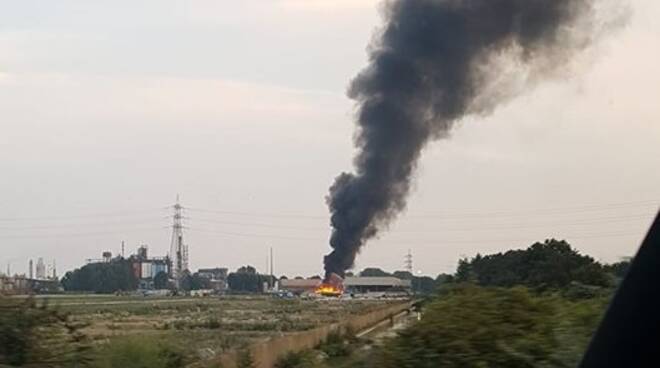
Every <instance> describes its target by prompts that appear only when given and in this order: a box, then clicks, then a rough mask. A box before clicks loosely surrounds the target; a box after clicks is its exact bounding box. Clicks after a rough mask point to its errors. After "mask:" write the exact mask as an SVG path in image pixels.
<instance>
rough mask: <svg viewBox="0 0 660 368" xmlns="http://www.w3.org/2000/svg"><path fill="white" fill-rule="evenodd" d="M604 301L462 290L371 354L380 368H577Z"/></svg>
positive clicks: (433, 305)
mask: <svg viewBox="0 0 660 368" xmlns="http://www.w3.org/2000/svg"><path fill="white" fill-rule="evenodd" d="M604 303H605V300H604V299H600V300H598V299H589V300H582V301H576V302H574V301H570V300H567V299H563V298H561V297H559V296H555V295H551V296H538V295H536V294H534V293H531V292H529V291H528V290H527V289H525V288H522V287H517V288H512V289H502V288H483V287H477V286H474V285H457V286H454V287H453V288H446V289H444V290H443V294H442V295H441V296H440V297H438V298H437V299H436V300H435V301H433V302H432V303H430V304H429V305H428V306H427V308H426V309H425V312H424V315H423V318H422V320H421V321H420V322H417V323H415V324H414V325H412V326H410V327H408V328H407V329H405V330H404V331H402V332H401V333H400V334H399V336H398V337H396V338H394V339H393V340H391V341H389V342H387V343H386V345H385V346H384V347H383V348H382V349H379V351H378V354H374V358H375V361H374V363H375V365H374V366H376V367H379V368H389V367H392V368H394V367H396V368H425V367H428V368H431V367H433V368H435V367H494V368H496V367H502V368H505V367H506V368H518V367H520V368H523V367H533V366H535V367H557V366H566V367H568V366H577V364H578V362H579V359H580V356H581V354H582V352H583V351H584V349H585V348H586V345H587V343H588V341H589V338H590V336H591V334H592V333H593V331H594V330H595V328H596V326H597V324H598V321H599V320H600V316H601V314H602V312H603V306H604Z"/></svg>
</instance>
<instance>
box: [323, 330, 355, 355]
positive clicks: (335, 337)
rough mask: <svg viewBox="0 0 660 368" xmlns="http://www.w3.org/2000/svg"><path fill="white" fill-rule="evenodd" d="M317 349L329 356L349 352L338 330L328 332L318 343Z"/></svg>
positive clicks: (347, 353) (348, 353)
mask: <svg viewBox="0 0 660 368" xmlns="http://www.w3.org/2000/svg"><path fill="white" fill-rule="evenodd" d="M319 350H321V351H322V352H324V353H325V354H327V355H328V357H330V358H336V357H342V356H348V355H350V353H351V350H350V349H349V346H348V344H347V343H346V339H345V337H344V336H343V335H342V334H341V333H339V332H332V333H330V334H328V337H326V339H325V341H324V342H323V343H322V344H321V345H319Z"/></svg>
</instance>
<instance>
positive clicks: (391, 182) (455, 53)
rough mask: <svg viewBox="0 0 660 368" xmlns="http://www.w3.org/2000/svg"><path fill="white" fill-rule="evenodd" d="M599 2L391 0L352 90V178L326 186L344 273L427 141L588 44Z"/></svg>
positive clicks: (392, 213)
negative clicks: (354, 152)
mask: <svg viewBox="0 0 660 368" xmlns="http://www.w3.org/2000/svg"><path fill="white" fill-rule="evenodd" d="M593 1H596V0H396V1H391V2H388V3H386V4H385V21H386V22H385V26H384V28H383V29H382V30H381V31H380V32H381V33H380V34H379V37H377V40H376V41H374V43H373V44H372V45H370V49H369V56H370V63H369V66H367V68H366V69H364V70H363V71H362V72H361V73H360V74H359V75H358V76H357V77H356V78H355V79H354V80H353V81H352V83H351V86H350V88H349V96H350V97H351V98H352V99H354V100H356V101H357V103H358V113H357V124H358V132H357V136H356V146H357V148H358V153H357V156H356V157H355V162H354V164H355V173H342V174H341V175H339V176H338V177H337V179H336V180H335V182H334V184H333V185H332V186H331V187H330V194H329V195H328V197H327V203H328V206H329V208H330V211H331V213H332V217H331V223H332V226H333V232H332V235H331V239H330V245H331V246H332V248H334V250H333V251H332V253H330V254H329V255H327V256H326V257H325V270H326V276H327V275H328V274H329V273H337V274H339V275H343V274H344V273H345V271H346V270H347V269H349V268H351V267H352V265H353V262H354V260H355V257H356V255H357V253H358V252H359V250H360V248H361V246H362V245H363V244H364V243H365V241H367V240H368V239H370V238H372V237H374V236H376V235H377V233H378V231H379V230H380V229H382V228H384V227H387V225H388V223H389V222H390V221H391V220H392V219H394V218H395V217H396V215H397V214H398V213H399V212H401V211H402V210H403V209H404V208H405V206H406V198H407V196H408V193H409V191H410V186H411V180H412V178H413V175H414V172H415V167H416V165H417V161H418V159H419V157H420V154H421V151H422V149H423V148H424V146H425V145H426V144H427V142H429V141H430V140H433V139H437V138H442V137H444V136H446V135H447V134H448V132H449V131H450V129H451V128H452V125H453V124H454V123H455V122H456V121H458V120H461V119H462V118H464V117H466V116H469V115H485V114H488V113H490V112H492V111H493V109H494V108H496V107H497V106H498V104H501V103H503V102H506V101H507V100H509V99H510V98H512V97H515V96H516V95H517V94H520V93H521V92H523V91H524V90H525V88H526V87H530V86H531V85H533V84H535V82H537V81H539V80H542V79H544V78H547V77H553V76H556V74H558V73H557V72H558V71H560V70H558V68H562V67H563V66H564V65H566V64H567V63H568V62H569V61H570V60H571V59H572V56H573V55H574V54H575V53H576V52H579V51H581V50H583V49H584V48H586V47H587V46H588V45H589V44H590V43H591V42H592V41H593V38H594V30H595V26H594V24H595V23H596V22H595V21H594V4H593Z"/></svg>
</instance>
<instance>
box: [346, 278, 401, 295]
mask: <svg viewBox="0 0 660 368" xmlns="http://www.w3.org/2000/svg"><path fill="white" fill-rule="evenodd" d="M411 288H412V282H411V281H410V280H401V279H399V278H396V277H347V278H345V279H344V289H345V291H346V292H347V293H352V294H359V293H373V292H383V293H385V292H408V291H410V290H411Z"/></svg>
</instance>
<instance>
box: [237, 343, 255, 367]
mask: <svg viewBox="0 0 660 368" xmlns="http://www.w3.org/2000/svg"><path fill="white" fill-rule="evenodd" d="M255 366H256V364H255V362H254V358H253V357H252V352H251V351H250V349H249V348H248V347H243V348H242V349H241V350H239V351H238V359H237V362H236V368H255Z"/></svg>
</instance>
